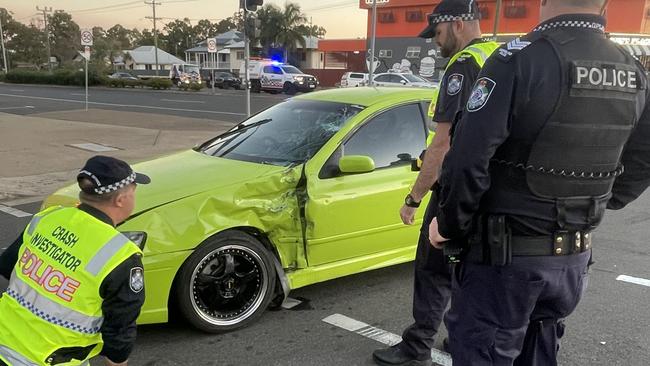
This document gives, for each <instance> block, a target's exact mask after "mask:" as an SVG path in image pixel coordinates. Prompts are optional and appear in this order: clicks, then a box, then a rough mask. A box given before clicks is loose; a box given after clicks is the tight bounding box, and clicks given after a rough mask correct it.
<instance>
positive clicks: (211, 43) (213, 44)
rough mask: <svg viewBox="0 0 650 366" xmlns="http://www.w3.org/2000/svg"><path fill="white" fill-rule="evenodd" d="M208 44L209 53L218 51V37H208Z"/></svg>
mask: <svg viewBox="0 0 650 366" xmlns="http://www.w3.org/2000/svg"><path fill="white" fill-rule="evenodd" d="M207 44H208V52H209V53H216V52H217V39H216V38H208V40H207Z"/></svg>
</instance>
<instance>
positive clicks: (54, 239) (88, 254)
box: [0, 206, 142, 366]
mask: <svg viewBox="0 0 650 366" xmlns="http://www.w3.org/2000/svg"><path fill="white" fill-rule="evenodd" d="M136 253H140V254H141V253H142V251H141V250H140V248H138V246H137V245H136V244H135V243H133V242H132V241H130V240H129V239H128V238H126V237H125V236H124V235H122V234H121V233H120V232H119V231H117V230H116V229H115V228H114V227H113V226H111V225H109V224H106V223H104V222H102V221H100V220H99V219H97V218H95V217H93V216H92V215H90V214H88V213H86V212H84V211H82V210H79V209H77V208H72V207H68V208H63V207H60V206H58V207H51V208H48V209H46V210H45V211H42V212H40V213H38V214H36V215H35V216H34V217H33V219H32V221H31V222H30V223H29V225H28V226H27V228H26V229H25V233H24V234H23V244H22V245H21V247H20V251H19V254H18V262H17V263H16V266H15V267H14V271H13V272H12V275H11V279H10V281H9V287H8V288H7V292H6V293H5V294H4V295H3V296H2V298H0V359H2V360H3V361H4V362H5V363H7V364H9V365H12V366H26V365H29V366H32V365H49V364H51V363H56V364H57V365H80V364H84V362H85V361H86V360H88V359H89V358H91V357H93V356H95V355H97V354H98V353H99V352H100V351H101V349H102V346H103V341H102V336H101V333H100V329H101V326H102V323H103V321H104V317H103V314H102V298H101V296H100V294H99V288H100V286H101V284H102V282H103V281H104V279H105V278H106V276H107V275H108V274H110V273H111V271H113V270H114V269H115V268H116V267H117V266H118V265H120V264H121V263H122V262H124V261H125V260H126V259H128V258H129V257H131V256H132V255H134V254H136ZM70 347H79V348H83V349H85V350H84V352H81V353H86V352H87V354H86V355H85V356H79V357H80V358H81V359H77V358H74V359H72V360H69V361H67V362H63V363H58V361H57V360H60V357H63V358H64V359H65V354H64V353H65V351H64V352H57V350H60V349H62V348H70ZM62 353H63V354H62Z"/></svg>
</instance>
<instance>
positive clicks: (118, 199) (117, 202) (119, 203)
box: [113, 192, 126, 207]
mask: <svg viewBox="0 0 650 366" xmlns="http://www.w3.org/2000/svg"><path fill="white" fill-rule="evenodd" d="M125 199H126V194H125V193H124V192H118V193H117V194H116V195H115V197H113V205H114V206H116V207H124V200H125Z"/></svg>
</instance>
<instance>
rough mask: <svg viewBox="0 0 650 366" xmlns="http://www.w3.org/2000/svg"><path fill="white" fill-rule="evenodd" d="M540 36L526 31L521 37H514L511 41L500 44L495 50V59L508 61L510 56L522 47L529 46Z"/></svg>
mask: <svg viewBox="0 0 650 366" xmlns="http://www.w3.org/2000/svg"><path fill="white" fill-rule="evenodd" d="M540 38H541V36H540V35H539V34H538V33H535V32H533V33H528V34H527V35H525V36H523V37H518V38H515V39H513V40H512V41H510V42H508V43H504V44H503V45H501V47H499V49H498V50H497V51H496V52H495V54H496V55H497V56H496V57H497V59H499V60H501V61H503V62H508V61H510V59H511V58H512V56H514V55H515V54H517V53H518V52H520V51H521V50H523V49H524V48H526V47H528V46H530V45H531V44H532V43H533V42H535V41H536V40H538V39H540Z"/></svg>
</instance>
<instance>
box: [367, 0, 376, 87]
mask: <svg viewBox="0 0 650 366" xmlns="http://www.w3.org/2000/svg"><path fill="white" fill-rule="evenodd" d="M376 29H377V0H372V24H371V27H370V32H371V35H370V36H371V38H370V70H368V81H369V83H370V86H374V85H375V81H374V77H375V33H376Z"/></svg>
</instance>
